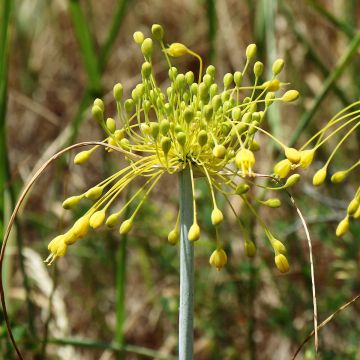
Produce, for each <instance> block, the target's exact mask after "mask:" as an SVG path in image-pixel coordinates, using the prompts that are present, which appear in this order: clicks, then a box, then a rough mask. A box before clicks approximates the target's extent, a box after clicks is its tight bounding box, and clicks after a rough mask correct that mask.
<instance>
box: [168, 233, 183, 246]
mask: <svg viewBox="0 0 360 360" xmlns="http://www.w3.org/2000/svg"><path fill="white" fill-rule="evenodd" d="M179 238H180V234H179V231H178V230H177V229H173V230H171V231H170V232H169V235H168V242H169V243H170V244H171V245H176V244H177V243H178V242H179Z"/></svg>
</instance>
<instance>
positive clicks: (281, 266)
mask: <svg viewBox="0 0 360 360" xmlns="http://www.w3.org/2000/svg"><path fill="white" fill-rule="evenodd" d="M275 265H276V267H277V268H278V270H279V271H280V272H281V273H286V272H288V271H289V269H290V266H289V263H288V260H287V258H286V257H285V256H284V255H283V254H278V255H276V256H275Z"/></svg>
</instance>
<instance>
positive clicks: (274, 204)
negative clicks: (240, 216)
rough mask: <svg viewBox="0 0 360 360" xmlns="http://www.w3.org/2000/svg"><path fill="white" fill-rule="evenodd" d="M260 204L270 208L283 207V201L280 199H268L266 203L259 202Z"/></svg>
mask: <svg viewBox="0 0 360 360" xmlns="http://www.w3.org/2000/svg"><path fill="white" fill-rule="evenodd" d="M258 202H259V203H260V204H262V205H265V206H268V207H270V208H279V207H280V206H281V201H280V199H278V198H272V199H267V200H265V201H261V200H258Z"/></svg>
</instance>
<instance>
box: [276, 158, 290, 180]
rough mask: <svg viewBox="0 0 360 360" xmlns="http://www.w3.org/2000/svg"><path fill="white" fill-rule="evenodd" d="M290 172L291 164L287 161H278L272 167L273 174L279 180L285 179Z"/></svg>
mask: <svg viewBox="0 0 360 360" xmlns="http://www.w3.org/2000/svg"><path fill="white" fill-rule="evenodd" d="M290 170H291V162H290V161H289V160H288V159H284V160H280V161H279V162H278V163H277V164H275V166H274V173H275V174H276V175H277V176H279V177H280V178H282V179H283V178H286V177H287V176H288V174H289V172H290Z"/></svg>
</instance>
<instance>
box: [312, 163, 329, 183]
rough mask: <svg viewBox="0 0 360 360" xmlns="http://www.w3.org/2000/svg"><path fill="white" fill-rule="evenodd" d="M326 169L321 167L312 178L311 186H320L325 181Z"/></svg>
mask: <svg viewBox="0 0 360 360" xmlns="http://www.w3.org/2000/svg"><path fill="white" fill-rule="evenodd" d="M326 173H327V172H326V168H325V167H323V168H321V169H319V170H318V171H317V172H316V173H315V175H314V176H313V180H312V182H313V185H314V186H320V185H321V184H322V183H323V182H324V181H325V179H326Z"/></svg>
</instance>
